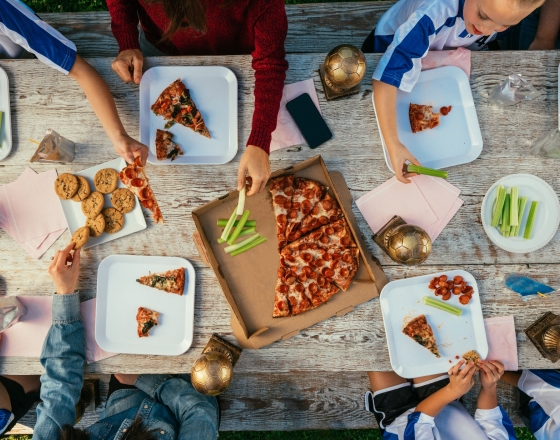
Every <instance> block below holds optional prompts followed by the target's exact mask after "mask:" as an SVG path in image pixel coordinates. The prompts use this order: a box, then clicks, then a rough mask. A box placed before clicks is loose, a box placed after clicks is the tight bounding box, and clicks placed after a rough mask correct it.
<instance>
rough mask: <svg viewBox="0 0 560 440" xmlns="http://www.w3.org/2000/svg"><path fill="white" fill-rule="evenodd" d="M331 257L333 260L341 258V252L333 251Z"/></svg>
mask: <svg viewBox="0 0 560 440" xmlns="http://www.w3.org/2000/svg"><path fill="white" fill-rule="evenodd" d="M332 258H333V260H340V259H341V258H342V254H340V253H339V252H334V253H333V254H332Z"/></svg>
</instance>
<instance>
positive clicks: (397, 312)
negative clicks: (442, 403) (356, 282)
mask: <svg viewBox="0 0 560 440" xmlns="http://www.w3.org/2000/svg"><path fill="white" fill-rule="evenodd" d="M444 274H445V275H447V276H448V277H449V278H453V277H454V276H455V275H461V276H462V277H463V279H464V280H465V281H466V282H467V283H468V285H469V286H472V287H473V289H474V294H473V296H472V299H471V301H470V302H469V303H468V304H467V305H465V306H464V305H462V304H461V303H459V299H458V298H459V297H458V296H455V295H451V299H450V300H449V301H447V302H448V303H449V304H451V305H453V306H456V307H460V308H461V309H463V314H462V315H461V316H455V315H452V314H451V313H448V312H444V311H443V310H439V309H436V308H434V307H430V306H427V305H425V304H424V303H423V302H422V298H423V297H424V296H428V297H431V298H436V299H439V297H436V296H435V295H434V292H433V290H430V289H429V288H428V284H429V282H430V280H431V279H432V278H433V277H435V276H439V275H444ZM380 302H381V312H382V314H383V324H384V325H385V335H386V336H387V345H388V347H389V357H390V358H391V367H392V368H393V370H395V373H397V374H398V375H399V376H402V377H405V378H407V379H409V378H413V377H420V376H427V375H429V374H437V373H443V372H447V371H448V370H449V368H450V367H451V366H452V365H455V364H456V363H457V362H458V359H456V356H459V359H460V358H461V356H462V355H463V354H465V353H466V352H468V351H470V350H476V352H477V353H478V354H479V355H480V357H481V358H482V359H485V358H486V356H487V355H488V342H487V341H486V331H485V330H484V321H483V318H482V309H481V307H480V295H479V292H478V286H477V284H476V280H475V279H474V277H473V276H472V275H471V274H470V273H468V272H466V271H464V270H453V271H450V272H440V273H435V274H431V275H423V276H421V277H414V278H406V279H403V280H398V281H393V282H390V283H389V284H387V285H386V286H385V287H384V288H383V290H382V291H381V296H380ZM422 314H423V315H426V320H427V321H428V324H430V326H431V327H432V330H433V332H434V335H435V338H436V342H437V345H438V348H439V352H440V354H441V358H439V359H438V358H436V357H435V356H434V355H433V354H432V353H431V352H430V351H429V350H427V349H426V348H424V347H422V346H421V345H420V344H418V343H417V342H415V341H414V340H412V339H411V338H409V337H408V336H407V335H405V334H404V333H403V332H402V329H403V328H404V327H405V325H406V324H407V323H408V321H410V320H411V319H412V318H415V317H416V316H419V315H422ZM449 361H451V362H449Z"/></svg>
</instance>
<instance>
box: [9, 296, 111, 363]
mask: <svg viewBox="0 0 560 440" xmlns="http://www.w3.org/2000/svg"><path fill="white" fill-rule="evenodd" d="M18 299H19V300H20V301H21V302H22V303H23V305H24V306H25V307H27V315H25V316H23V317H22V318H21V321H20V322H18V323H17V324H16V325H14V326H12V327H10V328H9V329H7V330H5V331H4V332H3V333H2V342H1V343H0V356H20V357H40V356H41V350H42V349H43V343H44V342H45V338H46V337H47V333H48V331H49V329H50V327H51V323H52V296H29V295H19V296H18ZM95 302H96V299H95V298H94V299H90V300H89V301H84V302H83V303H81V304H80V311H81V314H82V321H83V323H84V328H85V332H86V359H87V362H88V363H91V362H96V361H99V360H101V359H105V358H108V357H111V356H115V355H116V353H108V352H106V351H104V350H103V349H101V347H99V345H97V342H96V341H95Z"/></svg>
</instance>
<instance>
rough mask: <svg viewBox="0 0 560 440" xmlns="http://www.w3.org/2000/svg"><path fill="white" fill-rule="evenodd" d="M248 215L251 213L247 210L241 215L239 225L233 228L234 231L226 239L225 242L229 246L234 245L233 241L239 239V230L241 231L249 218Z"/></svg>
mask: <svg viewBox="0 0 560 440" xmlns="http://www.w3.org/2000/svg"><path fill="white" fill-rule="evenodd" d="M250 214H251V211H249V210H247V211H245V212H244V213H243V215H242V216H241V218H240V219H239V223H238V224H237V226H236V227H235V230H234V231H233V233H232V234H231V236H230V237H229V238H228V239H227V242H228V244H229V245H232V244H233V243H235V240H237V237H239V234H241V230H242V229H243V226H244V225H245V222H246V221H247V219H248V218H249V215H250Z"/></svg>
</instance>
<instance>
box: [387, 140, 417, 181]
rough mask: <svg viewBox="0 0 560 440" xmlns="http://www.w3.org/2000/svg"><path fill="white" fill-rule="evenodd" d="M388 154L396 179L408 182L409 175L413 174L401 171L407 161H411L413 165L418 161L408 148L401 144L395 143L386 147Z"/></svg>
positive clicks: (412, 174)
mask: <svg viewBox="0 0 560 440" xmlns="http://www.w3.org/2000/svg"><path fill="white" fill-rule="evenodd" d="M388 150H389V156H390V158H391V165H392V166H393V170H394V171H395V176H396V177H397V179H398V180H400V181H401V182H402V183H410V180H409V179H408V178H409V177H412V176H415V175H416V174H414V173H403V168H404V166H405V164H406V162H407V161H409V162H411V163H413V164H414V165H420V162H418V160H417V159H416V158H415V157H414V156H413V155H412V154H410V151H408V148H406V147H405V146H404V145H403V144H401V143H400V142H399V143H396V144H393V145H392V146H391V148H388Z"/></svg>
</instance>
